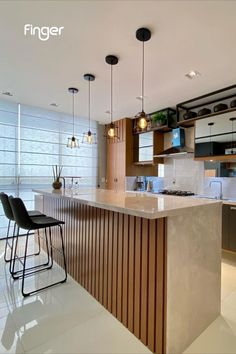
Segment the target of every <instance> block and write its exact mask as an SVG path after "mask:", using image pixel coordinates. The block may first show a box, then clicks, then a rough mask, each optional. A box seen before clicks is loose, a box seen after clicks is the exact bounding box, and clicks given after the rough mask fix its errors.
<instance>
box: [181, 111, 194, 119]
mask: <svg viewBox="0 0 236 354" xmlns="http://www.w3.org/2000/svg"><path fill="white" fill-rule="evenodd" d="M183 117H184V119H191V118H195V117H197V113H196V112H193V111H187V112H186V113H184V115H183Z"/></svg>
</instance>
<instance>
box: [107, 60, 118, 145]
mask: <svg viewBox="0 0 236 354" xmlns="http://www.w3.org/2000/svg"><path fill="white" fill-rule="evenodd" d="M105 60H106V63H107V64H109V65H110V66H111V84H110V85H111V87H110V88H111V96H110V99H111V100H110V115H111V123H110V124H108V125H106V128H105V137H106V138H108V139H113V138H116V139H119V136H118V127H117V125H116V124H115V123H114V122H113V65H116V64H117V63H118V58H117V57H116V56H115V55H107V56H106V58H105Z"/></svg>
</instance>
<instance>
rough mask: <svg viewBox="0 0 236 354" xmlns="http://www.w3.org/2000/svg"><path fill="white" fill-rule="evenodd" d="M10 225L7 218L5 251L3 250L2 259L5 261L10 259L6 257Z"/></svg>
mask: <svg viewBox="0 0 236 354" xmlns="http://www.w3.org/2000/svg"><path fill="white" fill-rule="evenodd" d="M10 226H11V220H10V219H9V222H8V227H7V237H6V243H5V251H4V261H5V262H10V260H11V259H7V249H8V247H9V246H10V244H9V234H10Z"/></svg>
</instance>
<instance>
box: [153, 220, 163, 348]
mask: <svg viewBox="0 0 236 354" xmlns="http://www.w3.org/2000/svg"><path fill="white" fill-rule="evenodd" d="M156 234H157V236H158V237H157V240H156V254H157V255H158V257H157V259H156V299H155V310H156V324H155V325H156V336H155V352H156V353H159V352H160V353H162V352H163V330H164V328H163V321H164V320H163V321H160V317H161V315H162V316H163V312H164V299H163V294H164V284H163V279H164V262H165V259H164V258H165V257H164V220H163V219H158V221H157V223H156ZM161 235H163V237H161Z"/></svg>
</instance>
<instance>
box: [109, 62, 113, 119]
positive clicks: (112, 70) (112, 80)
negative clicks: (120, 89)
mask: <svg viewBox="0 0 236 354" xmlns="http://www.w3.org/2000/svg"><path fill="white" fill-rule="evenodd" d="M110 106H111V112H110V113H111V123H112V122H113V65H111V104H110Z"/></svg>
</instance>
